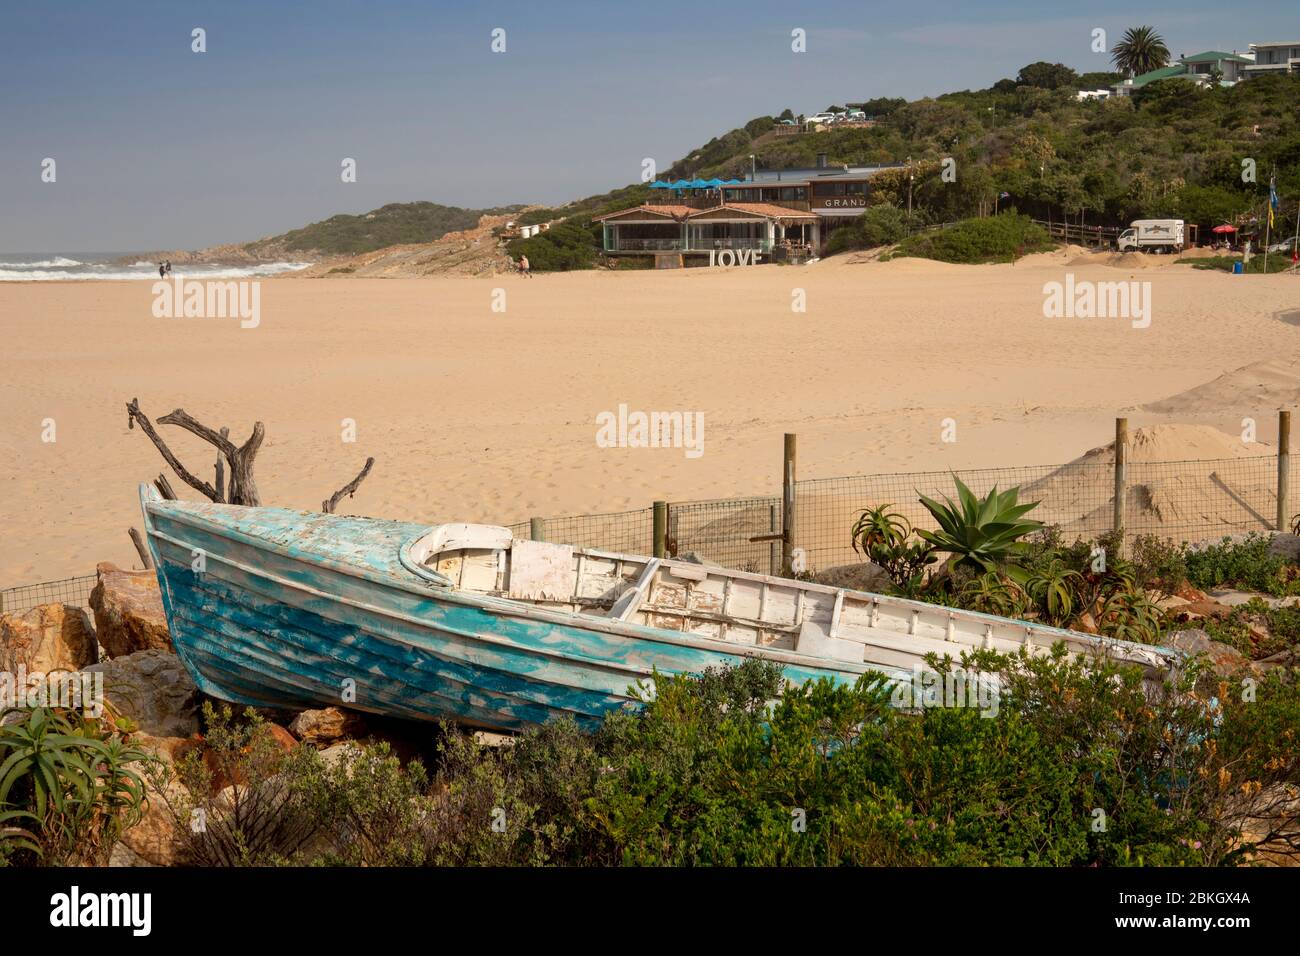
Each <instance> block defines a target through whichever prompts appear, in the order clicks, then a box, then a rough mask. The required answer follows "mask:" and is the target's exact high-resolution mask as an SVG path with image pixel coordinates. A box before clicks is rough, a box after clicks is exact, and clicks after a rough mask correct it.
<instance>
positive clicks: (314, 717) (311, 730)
mask: <svg viewBox="0 0 1300 956" xmlns="http://www.w3.org/2000/svg"><path fill="white" fill-rule="evenodd" d="M289 730H290V732H291V733H292V734H293V735H294V736H295V737H297V738H298V739H299V740H301V741H302V742H303V743H305V744H311V745H312V746H314V747H315V746H320V745H322V744H327V743H332V742H333V741H335V740H341V739H343V738H344V737H361V736H364V734H365V732H366V721H365V718H363V717H362V716H361V715H360V714H358V713H357V712H356V711H352V710H343V709H342V708H341V707H326V708H325V709H324V710H304V711H303V712H302V713H301V714H299V715H298V716H297V717H295V718H294V719H293V722H292V723H291V724H289Z"/></svg>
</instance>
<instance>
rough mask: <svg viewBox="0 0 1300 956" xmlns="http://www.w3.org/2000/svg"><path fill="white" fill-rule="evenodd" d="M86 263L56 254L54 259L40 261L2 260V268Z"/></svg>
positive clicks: (31, 267) (32, 267)
mask: <svg viewBox="0 0 1300 956" xmlns="http://www.w3.org/2000/svg"><path fill="white" fill-rule="evenodd" d="M84 265H85V263H84V262H79V261H77V260H76V259H65V258H63V256H55V257H54V258H53V259H42V260H40V261H39V262H0V269H50V268H60V267H67V266H84Z"/></svg>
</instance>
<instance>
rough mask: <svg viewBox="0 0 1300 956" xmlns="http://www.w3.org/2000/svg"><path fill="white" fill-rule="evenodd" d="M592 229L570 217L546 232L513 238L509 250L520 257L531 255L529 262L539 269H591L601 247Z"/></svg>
mask: <svg viewBox="0 0 1300 956" xmlns="http://www.w3.org/2000/svg"><path fill="white" fill-rule="evenodd" d="M598 248H599V247H598V245H597V243H596V239H595V237H594V236H593V234H592V231H591V230H589V229H585V228H583V227H582V226H580V225H578V224H577V223H575V222H573V221H571V220H565V221H564V222H559V223H556V224H555V225H553V226H552V227H551V228H550V229H548V230H546V231H545V232H541V233H538V234H537V235H535V236H530V237H529V238H527V239H514V240H512V241H511V242H510V243H509V244H508V245H507V246H506V250H507V251H508V252H509V254H510V258H512V259H514V260H516V261H518V259H519V257H520V256H521V255H523V256H527V257H528V264H529V266H530V267H532V269H533V270H534V271H536V272H567V271H569V270H571V269H590V268H591V267H592V265H593V264H595V261H596V253H597V251H598Z"/></svg>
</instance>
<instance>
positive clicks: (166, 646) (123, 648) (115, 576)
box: [90, 561, 172, 657]
mask: <svg viewBox="0 0 1300 956" xmlns="http://www.w3.org/2000/svg"><path fill="white" fill-rule="evenodd" d="M95 571H96V573H97V574H98V576H99V580H98V581H97V582H96V583H95V589H94V590H93V591H91V592H90V606H91V607H92V608H94V611H95V632H96V635H97V636H98V637H99V643H100V645H101V646H103V648H104V652H105V653H106V654H107V655H108V656H109V657H122V656H124V655H126V654H134V653H135V652H136V651H143V650H147V649H148V648H151V647H152V648H159V649H161V650H171V647H172V640H171V634H170V633H169V632H168V630H167V615H166V614H165V613H164V612H163V603H162V592H161V591H160V590H159V589H158V576H157V575H156V574H154V572H152V571H123V570H122V569H121V568H119V567H118V566H117V565H115V564H110V563H108V562H107V561H105V562H103V563H101V564H100V565H99V566H98V567H97V568H96V569H95Z"/></svg>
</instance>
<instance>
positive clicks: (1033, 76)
mask: <svg viewBox="0 0 1300 956" xmlns="http://www.w3.org/2000/svg"><path fill="white" fill-rule="evenodd" d="M1078 79H1079V74H1078V73H1076V72H1074V70H1072V69H1070V68H1069V67H1068V66H1066V65H1065V64H1064V63H1048V62H1047V61H1045V60H1039V61H1038V62H1037V63H1030V64H1029V65H1028V66H1023V67H1021V68H1020V74H1019V75H1018V76H1017V77H1016V83H1017V84H1018V85H1020V86H1036V87H1039V88H1040V89H1044V90H1056V89H1060V88H1061V87H1063V86H1068V87H1070V88H1071V89H1073V88H1074V87H1075V84H1076V83H1077V82H1078Z"/></svg>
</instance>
